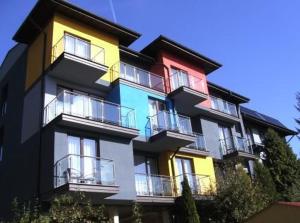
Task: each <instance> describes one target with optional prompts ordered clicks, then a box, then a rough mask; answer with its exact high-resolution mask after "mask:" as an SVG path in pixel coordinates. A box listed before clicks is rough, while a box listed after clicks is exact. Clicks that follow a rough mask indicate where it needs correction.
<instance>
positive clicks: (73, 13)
mask: <svg viewBox="0 0 300 223" xmlns="http://www.w3.org/2000/svg"><path fill="white" fill-rule="evenodd" d="M54 13H62V14H63V15H65V16H67V17H70V18H73V19H75V20H76V21H80V22H81V23H84V24H87V25H89V26H92V27H94V28H95V29H98V30H104V31H105V32H107V33H109V34H111V35H114V36H117V37H118V38H119V42H120V44H122V45H124V46H129V45H130V44H131V43H132V42H134V41H135V40H136V39H138V38H139V37H140V36H141V35H140V34H139V33H137V32H134V31H132V30H130V29H128V28H125V27H123V26H120V25H118V24H116V23H113V22H110V21H108V20H106V19H104V18H102V17H99V16H97V15H95V14H92V13H90V12H88V11H85V10H83V9H81V8H79V7H77V6H74V5H73V4H70V3H68V2H66V1H62V0H39V1H38V2H37V4H36V5H35V6H34V8H33V9H32V10H31V12H30V13H29V15H28V16H27V18H26V19H25V21H24V22H23V24H22V25H21V26H20V28H19V29H18V31H17V32H16V34H15V35H14V37H13V40H15V41H17V42H20V43H26V44H28V43H31V42H32V41H33V40H34V39H35V38H36V37H37V35H38V34H39V33H40V32H41V30H40V27H41V28H43V27H45V26H46V24H47V23H48V22H49V21H50V19H51V18H52V17H53V15H54Z"/></svg>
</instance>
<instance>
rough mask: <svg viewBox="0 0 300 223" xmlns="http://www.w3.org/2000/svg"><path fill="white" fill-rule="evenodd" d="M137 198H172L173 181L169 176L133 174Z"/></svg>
mask: <svg viewBox="0 0 300 223" xmlns="http://www.w3.org/2000/svg"><path fill="white" fill-rule="evenodd" d="M135 188H136V193H137V196H158V197H171V196H173V191H174V190H173V181H172V178H171V177H169V176H160V175H146V174H139V173H136V174H135Z"/></svg>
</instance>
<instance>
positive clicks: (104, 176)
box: [54, 154, 115, 188]
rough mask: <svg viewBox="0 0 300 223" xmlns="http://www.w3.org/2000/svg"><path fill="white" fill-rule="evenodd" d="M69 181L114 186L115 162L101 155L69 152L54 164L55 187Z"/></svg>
mask: <svg viewBox="0 0 300 223" xmlns="http://www.w3.org/2000/svg"><path fill="white" fill-rule="evenodd" d="M67 183H76V184H93V185H105V186H114V185H115V171H114V162H113V161H112V160H108V159H102V158H99V157H92V156H80V155H75V154H69V155H67V156H65V157H63V158H62V159H60V160H58V161H57V162H56V163H55V165H54V187H55V188H57V187H60V186H62V185H64V184H67Z"/></svg>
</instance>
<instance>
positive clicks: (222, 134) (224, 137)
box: [219, 125, 234, 154]
mask: <svg viewBox="0 0 300 223" xmlns="http://www.w3.org/2000/svg"><path fill="white" fill-rule="evenodd" d="M219 139H220V145H221V149H222V153H223V154H227V152H228V150H232V149H234V142H233V138H232V134H231V128H230V127H229V126H223V125H219Z"/></svg>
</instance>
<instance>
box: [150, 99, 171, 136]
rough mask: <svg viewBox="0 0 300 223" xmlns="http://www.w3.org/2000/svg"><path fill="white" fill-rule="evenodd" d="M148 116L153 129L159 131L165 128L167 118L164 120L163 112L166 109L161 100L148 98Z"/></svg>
mask: <svg viewBox="0 0 300 223" xmlns="http://www.w3.org/2000/svg"><path fill="white" fill-rule="evenodd" d="M148 107H149V116H150V120H151V128H152V129H153V130H157V131H160V129H166V128H167V126H166V125H167V124H168V121H169V120H168V119H167V120H166V118H167V117H166V114H165V113H164V112H163V111H165V110H166V105H165V103H164V102H163V101H160V100H155V99H149V101H148Z"/></svg>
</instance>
